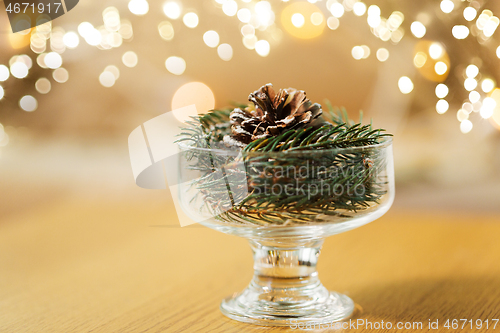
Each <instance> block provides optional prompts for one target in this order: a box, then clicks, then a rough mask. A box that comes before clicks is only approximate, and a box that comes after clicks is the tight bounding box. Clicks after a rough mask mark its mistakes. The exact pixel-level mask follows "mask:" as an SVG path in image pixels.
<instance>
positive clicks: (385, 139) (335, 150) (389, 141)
mask: <svg viewBox="0 0 500 333" xmlns="http://www.w3.org/2000/svg"><path fill="white" fill-rule="evenodd" d="M392 138H393V137H392V136H384V137H383V139H382V141H381V142H379V143H376V144H371V145H366V146H357V147H346V148H330V149H311V150H308V149H303V150H292V151H287V150H285V151H251V152H246V153H244V154H242V155H245V156H259V155H261V156H272V155H295V154H300V155H304V154H318V153H341V154H342V153H351V152H353V151H358V152H361V151H364V150H371V149H382V148H387V147H389V146H390V145H391V144H392V141H393V139H392ZM176 143H177V145H178V146H179V147H180V148H181V149H182V148H184V149H185V150H194V151H196V150H197V151H206V152H213V153H218V154H221V155H227V154H234V155H238V154H240V153H241V152H242V150H230V149H227V150H226V149H220V148H202V147H193V146H191V145H189V144H186V143H185V142H184V141H180V142H176Z"/></svg>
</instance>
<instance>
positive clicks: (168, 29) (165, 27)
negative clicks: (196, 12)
mask: <svg viewBox="0 0 500 333" xmlns="http://www.w3.org/2000/svg"><path fill="white" fill-rule="evenodd" d="M158 32H159V33H160V37H161V38H163V39H164V40H166V41H170V40H172V39H173V38H174V26H173V25H172V23H170V22H168V21H163V22H160V24H158Z"/></svg>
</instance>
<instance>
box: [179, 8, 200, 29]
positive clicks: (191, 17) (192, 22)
mask: <svg viewBox="0 0 500 333" xmlns="http://www.w3.org/2000/svg"><path fill="white" fill-rule="evenodd" d="M182 22H184V24H185V25H186V27H188V28H196V27H197V26H198V23H199V18H198V15H196V13H193V12H189V13H186V14H185V15H184V17H183V18H182Z"/></svg>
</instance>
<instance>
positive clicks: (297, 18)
mask: <svg viewBox="0 0 500 333" xmlns="http://www.w3.org/2000/svg"><path fill="white" fill-rule="evenodd" d="M305 22H306V19H305V18H304V15H302V14H300V13H295V14H293V15H292V24H293V26H294V27H296V28H301V27H302V26H303V25H304V23H305Z"/></svg>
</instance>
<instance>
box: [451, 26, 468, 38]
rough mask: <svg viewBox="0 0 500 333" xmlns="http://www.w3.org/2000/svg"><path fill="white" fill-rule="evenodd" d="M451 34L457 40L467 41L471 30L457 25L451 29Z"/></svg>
mask: <svg viewBox="0 0 500 333" xmlns="http://www.w3.org/2000/svg"><path fill="white" fill-rule="evenodd" d="M451 34H452V35H453V37H455V38H456V39H465V38H467V36H469V28H467V27H466V26H465V25H456V26H454V27H453V28H452V29H451Z"/></svg>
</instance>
